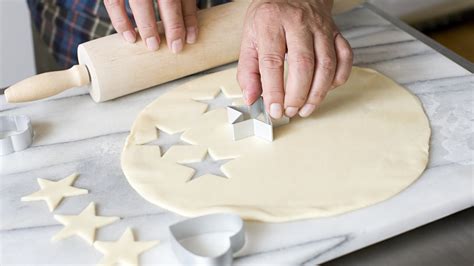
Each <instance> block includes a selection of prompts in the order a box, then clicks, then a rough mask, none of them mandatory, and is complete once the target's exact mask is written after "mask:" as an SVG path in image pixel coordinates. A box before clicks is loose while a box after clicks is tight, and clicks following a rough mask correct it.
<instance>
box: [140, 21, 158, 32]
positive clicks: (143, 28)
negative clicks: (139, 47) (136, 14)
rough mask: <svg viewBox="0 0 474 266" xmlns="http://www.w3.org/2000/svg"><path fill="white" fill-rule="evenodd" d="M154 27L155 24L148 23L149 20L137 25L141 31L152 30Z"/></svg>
mask: <svg viewBox="0 0 474 266" xmlns="http://www.w3.org/2000/svg"><path fill="white" fill-rule="evenodd" d="M155 27H156V24H155V23H150V22H144V23H142V24H141V25H139V26H138V29H140V30H141V31H147V32H148V31H152V30H154V29H155Z"/></svg>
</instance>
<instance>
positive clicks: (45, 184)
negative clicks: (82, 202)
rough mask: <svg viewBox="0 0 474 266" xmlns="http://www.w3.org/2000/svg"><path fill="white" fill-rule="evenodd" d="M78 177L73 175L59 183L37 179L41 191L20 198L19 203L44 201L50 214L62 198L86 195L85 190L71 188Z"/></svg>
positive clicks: (75, 174)
mask: <svg viewBox="0 0 474 266" xmlns="http://www.w3.org/2000/svg"><path fill="white" fill-rule="evenodd" d="M78 176H79V174H77V173H74V174H72V175H70V176H68V177H66V178H64V179H61V180H59V181H51V180H47V179H42V178H38V184H39V186H40V188H41V190H38V191H36V192H34V193H31V194H30V195H27V196H24V197H22V198H21V201H36V200H44V201H46V204H48V208H49V210H50V211H51V212H52V211H53V210H54V209H56V207H57V206H58V205H59V203H60V202H61V201H62V200H63V198H64V197H71V196H78V195H84V194H87V193H88V191H87V189H82V188H76V187H73V186H72V183H73V182H74V180H76V178H77V177H78Z"/></svg>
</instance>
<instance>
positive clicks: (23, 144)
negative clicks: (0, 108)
mask: <svg viewBox="0 0 474 266" xmlns="http://www.w3.org/2000/svg"><path fill="white" fill-rule="evenodd" d="M32 141H33V128H32V126H31V120H30V119H29V118H28V117H27V116H26V115H18V116H16V115H2V116H0V156H3V155H7V154H10V153H12V152H16V151H21V150H24V149H26V148H28V147H29V146H30V145H31V143H32Z"/></svg>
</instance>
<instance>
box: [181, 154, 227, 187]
mask: <svg viewBox="0 0 474 266" xmlns="http://www.w3.org/2000/svg"><path fill="white" fill-rule="evenodd" d="M230 160H232V159H224V160H215V159H214V158H213V157H212V156H211V155H210V153H209V152H207V154H206V157H205V158H204V159H203V160H201V161H199V162H195V163H182V165H184V166H187V167H190V168H192V169H194V173H193V175H192V176H191V177H190V178H189V180H188V182H190V181H192V180H194V179H196V178H199V177H201V176H204V175H209V174H210V175H215V176H219V177H222V178H229V177H228V176H227V175H226V174H225V173H224V172H222V166H223V165H224V164H226V163H227V162H228V161H230Z"/></svg>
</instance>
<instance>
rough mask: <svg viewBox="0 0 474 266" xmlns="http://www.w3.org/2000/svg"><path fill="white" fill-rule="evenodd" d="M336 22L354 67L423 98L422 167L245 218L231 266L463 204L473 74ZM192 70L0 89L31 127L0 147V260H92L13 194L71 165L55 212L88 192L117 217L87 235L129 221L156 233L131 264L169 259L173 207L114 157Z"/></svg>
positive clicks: (306, 250)
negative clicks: (344, 209)
mask: <svg viewBox="0 0 474 266" xmlns="http://www.w3.org/2000/svg"><path fill="white" fill-rule="evenodd" d="M337 22H338V25H339V27H340V29H341V30H342V31H343V32H344V34H345V36H347V37H348V39H349V41H350V42H351V44H352V45H353V47H354V51H355V64H356V65H360V66H368V67H372V68H375V69H377V70H379V71H381V72H383V73H385V74H386V75H388V76H390V77H391V78H393V79H395V80H396V81H398V82H399V83H401V84H404V85H405V86H406V87H407V88H409V89H410V90H411V91H412V92H413V93H415V94H416V95H417V96H418V97H419V98H420V99H421V101H422V102H423V106H424V108H425V110H426V112H427V115H428V116H429V118H430V121H431V126H432V128H433V134H432V138H431V152H430V156H431V157H430V163H429V166H428V169H427V170H426V171H425V173H424V174H423V176H422V177H421V178H420V179H419V180H417V181H416V182H415V183H414V184H413V185H412V186H410V187H409V188H408V189H406V190H405V191H403V192H402V193H400V194H399V195H397V196H395V197H393V198H391V199H389V200H387V201H385V202H382V203H379V204H376V205H374V206H371V207H368V208H364V209H360V210H357V211H353V212H350V213H347V214H344V215H339V216H335V217H329V218H324V219H312V220H304V221H298V222H292V223H283V224H264V223H254V222H248V223H246V225H247V236H248V241H247V244H246V246H245V247H244V249H243V250H242V251H241V252H240V253H239V255H238V258H237V259H236V264H237V265H249V264H262V263H264V264H272V265H274V264H280V265H286V264H304V265H314V264H317V263H321V262H324V261H328V260H330V259H333V258H335V257H338V256H341V255H344V254H347V253H349V252H351V251H354V250H357V249H360V248H363V247H365V246H368V245H370V244H373V243H376V242H378V241H381V240H384V239H386V238H389V237H392V236H394V235H397V234H400V233H402V232H405V231H407V230H410V229H413V228H416V227H418V226H420V225H423V224H426V223H429V222H431V221H434V220H436V219H439V218H441V217H444V216H447V215H449V214H452V213H454V212H457V211H459V210H462V209H465V208H468V207H469V206H472V205H473V202H474V198H473V194H474V193H473V191H474V183H473V170H474V168H473V150H474V130H473V122H472V121H473V103H474V99H473V97H474V96H473V89H474V76H473V75H472V74H470V73H469V72H468V71H466V70H465V69H463V68H462V67H460V66H458V65H457V64H456V63H454V62H452V61H450V60H449V59H447V58H446V57H444V56H442V55H440V54H438V53H437V52H435V51H434V50H432V49H431V48H430V47H428V46H426V45H425V44H423V43H421V42H420V41H417V40H416V39H415V38H414V37H412V36H410V35H409V34H407V33H405V32H402V31H400V30H399V29H397V28H396V27H395V26H394V25H392V24H390V23H389V22H388V21H386V20H384V19H383V18H381V17H380V16H378V15H376V14H374V13H373V12H372V11H370V10H368V9H366V8H360V9H357V10H354V11H352V12H350V13H347V14H344V15H342V16H339V17H338V18H337ZM225 67H229V66H225ZM225 67H224V68H225ZM214 71H215V70H214ZM192 78H194V77H188V78H185V79H182V80H178V81H174V82H171V83H168V84H165V85H162V86H158V87H156V88H153V89H150V90H147V91H143V92H140V93H136V94H134V95H130V96H127V97H123V98H120V99H117V100H114V101H110V102H106V103H102V104H95V103H93V102H92V100H91V99H90V97H89V96H88V95H86V94H85V90H84V88H82V89H76V90H74V91H72V92H67V93H64V94H62V95H59V96H57V97H55V99H50V100H46V101H42V102H37V103H32V104H26V105H25V104H23V105H10V104H5V100H4V98H3V96H1V97H0V103H1V107H0V110H1V113H2V114H26V115H28V116H30V117H31V119H32V120H33V125H34V128H35V131H36V137H35V141H34V145H33V147H31V148H29V149H28V150H25V151H23V152H20V153H16V154H12V155H9V156H5V157H0V174H1V176H0V264H1V265H7V264H60V265H64V264H94V263H96V262H98V260H99V258H100V256H101V254H100V253H99V252H97V251H96V250H94V249H93V248H92V247H90V246H88V245H87V244H86V243H85V242H83V241H82V240H80V239H78V238H70V239H67V240H64V241H61V242H59V243H54V244H53V243H51V242H50V238H51V236H52V235H53V234H54V233H55V232H56V231H58V230H59V229H60V228H61V226H60V225H58V223H57V222H56V221H55V220H54V219H53V218H52V214H51V213H49V212H48V210H47V207H46V205H45V204H44V203H42V202H30V203H24V202H21V201H20V198H21V196H23V195H26V194H29V193H31V192H33V191H35V190H37V183H36V178H38V177H42V178H48V179H53V180H54V179H60V178H63V177H65V176H67V175H68V174H70V173H72V172H74V171H77V172H79V173H81V176H80V177H79V179H78V180H77V182H76V184H77V186H79V187H83V188H87V189H89V190H90V194H88V195H83V196H78V197H73V198H67V199H66V200H64V202H63V203H62V204H61V205H60V207H59V208H58V209H57V211H56V213H64V214H74V213H77V212H79V211H80V210H81V209H83V208H84V207H85V206H86V205H87V204H88V203H89V202H90V201H95V202H97V204H98V211H99V213H100V214H102V215H114V216H120V217H122V218H123V219H122V220H121V221H120V222H118V223H115V224H113V225H110V226H107V227H105V228H103V229H101V230H99V232H98V239H101V240H112V239H116V238H118V237H119V236H120V235H121V233H122V232H123V230H124V229H125V227H126V226H132V227H133V228H135V232H136V233H137V236H138V237H139V238H140V239H159V240H161V241H162V244H161V245H159V246H158V247H156V248H154V249H152V250H150V251H149V252H147V253H146V254H145V255H144V256H142V262H144V263H150V264H152V263H154V264H160V263H163V264H167V263H176V260H175V258H174V256H173V254H172V253H171V251H170V249H169V243H168V240H167V234H166V228H167V225H169V224H171V223H173V222H175V221H177V220H179V219H181V217H179V216H176V215H174V214H172V213H170V212H168V211H165V210H162V209H160V208H158V207H156V206H154V205H152V204H150V203H148V202H147V201H145V200H144V199H142V198H141V197H140V196H139V195H138V194H137V193H136V192H135V191H134V190H133V189H132V188H131V187H130V186H129V185H128V183H127V181H126V179H125V178H124V176H123V174H122V171H121V169H120V161H119V156H120V152H121V149H122V145H123V143H124V141H125V137H126V136H127V134H128V130H129V129H130V126H131V124H132V122H133V120H134V119H135V117H136V115H137V114H138V112H139V111H140V110H141V109H142V108H144V107H145V106H146V105H147V104H148V103H150V102H151V101H152V100H153V99H154V98H156V97H158V96H159V95H160V94H162V93H163V92H165V91H166V90H168V89H170V88H173V87H175V86H176V85H178V84H181V83H183V82H185V81H187V80H190V79H192Z"/></svg>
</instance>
